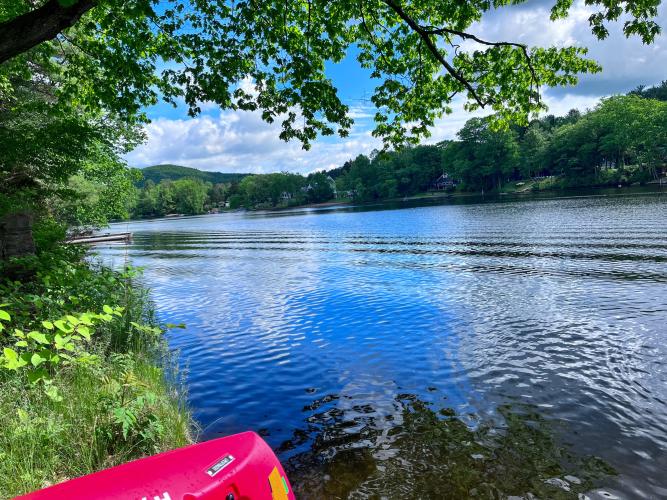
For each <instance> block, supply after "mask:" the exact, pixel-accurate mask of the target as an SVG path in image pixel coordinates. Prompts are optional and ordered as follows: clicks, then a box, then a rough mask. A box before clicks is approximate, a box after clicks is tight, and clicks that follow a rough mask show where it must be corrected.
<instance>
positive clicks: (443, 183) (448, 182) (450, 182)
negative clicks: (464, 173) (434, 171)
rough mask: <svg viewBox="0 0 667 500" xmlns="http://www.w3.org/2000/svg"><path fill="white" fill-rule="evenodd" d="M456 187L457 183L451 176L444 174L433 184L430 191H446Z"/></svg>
mask: <svg viewBox="0 0 667 500" xmlns="http://www.w3.org/2000/svg"><path fill="white" fill-rule="evenodd" d="M453 187H456V181H455V180H454V179H452V178H451V177H450V176H449V174H446V173H443V174H442V175H441V176H440V177H438V178H437V179H436V180H434V181H433V182H431V184H430V186H429V191H444V190H445V189H449V188H453Z"/></svg>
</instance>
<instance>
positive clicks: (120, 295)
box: [0, 245, 191, 498]
mask: <svg viewBox="0 0 667 500" xmlns="http://www.w3.org/2000/svg"><path fill="white" fill-rule="evenodd" d="M83 257H84V256H83V254H82V251H81V250H80V249H74V248H65V247H60V246H57V245H56V246H54V247H52V248H50V250H49V251H48V252H42V253H41V254H40V255H39V256H37V257H34V258H29V259H23V260H22V261H20V262H13V263H12V264H11V265H7V264H4V265H3V267H2V269H0V271H1V273H0V276H2V278H0V326H1V331H0V352H1V355H0V421H1V422H2V426H0V498H9V497H12V496H14V495H18V494H21V493H26V492H28V491H32V490H34V489H38V488H42V487H45V486H48V485H51V484H54V483H58V482H61V481H64V480H66V479H69V478H73V477H77V476H80V475H84V474H88V473H91V472H94V471H97V470H100V469H103V468H106V467H110V466H113V465H117V464H120V463H123V462H126V461H128V460H132V459H135V458H139V457H142V456H145V455H150V454H154V453H158V452H161V451H165V450H168V449H172V448H176V447H179V446H183V445H186V444H188V443H189V442H190V441H191V437H190V429H191V427H190V423H191V422H190V416H189V413H188V410H187V408H186V407H185V405H184V402H183V398H182V393H181V392H180V391H179V390H177V389H178V385H177V384H175V383H172V382H168V380H172V381H173V380H177V379H178V376H177V373H176V372H175V368H174V365H173V363H171V358H170V356H169V353H168V349H167V346H166V343H165V341H164V339H163V337H162V333H163V331H162V329H161V328H159V326H158V325H157V324H156V320H155V316H154V314H153V310H152V306H151V302H150V300H149V298H148V296H147V293H146V292H145V290H142V289H141V288H140V287H138V286H137V285H136V283H135V280H134V277H135V272H134V271H131V270H129V271H126V272H124V273H118V272H114V271H111V270H109V269H106V268H104V267H101V266H97V265H94V264H91V263H90V262H88V261H87V260H84V259H83Z"/></svg>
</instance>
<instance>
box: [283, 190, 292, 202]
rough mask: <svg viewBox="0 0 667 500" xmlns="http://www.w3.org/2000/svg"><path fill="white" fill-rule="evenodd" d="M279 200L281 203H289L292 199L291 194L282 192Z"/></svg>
mask: <svg viewBox="0 0 667 500" xmlns="http://www.w3.org/2000/svg"><path fill="white" fill-rule="evenodd" d="M280 199H281V200H283V201H290V200H291V199H292V193H288V192H287V191H283V192H282V193H280Z"/></svg>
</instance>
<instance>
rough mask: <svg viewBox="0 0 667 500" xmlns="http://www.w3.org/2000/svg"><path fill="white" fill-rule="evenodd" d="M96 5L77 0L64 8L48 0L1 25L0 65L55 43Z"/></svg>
mask: <svg viewBox="0 0 667 500" xmlns="http://www.w3.org/2000/svg"><path fill="white" fill-rule="evenodd" d="M96 4H97V1H96V0H78V1H75V2H74V4H72V5H70V6H69V7H63V6H62V5H61V4H60V2H59V1H58V0H48V1H47V2H46V3H45V4H44V5H42V6H41V7H39V8H37V9H34V10H31V11H29V12H26V13H25V14H22V15H20V16H17V17H15V18H13V19H9V20H8V21H5V22H3V23H0V64H2V63H3V62H5V61H7V60H8V59H11V58H12V57H15V56H17V55H19V54H21V53H23V52H25V51H27V50H30V49H32V48H33V47H35V46H37V45H39V44H40V43H42V42H45V41H47V40H53V39H54V38H55V37H56V36H58V33H60V32H62V31H63V30H65V29H67V28H69V27H70V26H73V25H74V24H75V23H76V22H77V21H78V20H79V19H80V18H81V16H82V15H83V14H85V13H86V12H88V11H89V10H90V9H92V8H93V7H95V5H96Z"/></svg>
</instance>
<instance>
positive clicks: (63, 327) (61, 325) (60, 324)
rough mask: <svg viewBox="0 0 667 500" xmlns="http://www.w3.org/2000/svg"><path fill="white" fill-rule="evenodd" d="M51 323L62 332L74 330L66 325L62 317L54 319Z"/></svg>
mask: <svg viewBox="0 0 667 500" xmlns="http://www.w3.org/2000/svg"><path fill="white" fill-rule="evenodd" d="M53 324H54V325H55V327H56V328H57V329H58V330H60V331H61V332H63V333H72V330H74V329H73V328H72V327H71V326H69V325H67V324H66V323H65V322H64V321H63V320H62V319H59V320H57V321H54V322H53Z"/></svg>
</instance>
